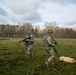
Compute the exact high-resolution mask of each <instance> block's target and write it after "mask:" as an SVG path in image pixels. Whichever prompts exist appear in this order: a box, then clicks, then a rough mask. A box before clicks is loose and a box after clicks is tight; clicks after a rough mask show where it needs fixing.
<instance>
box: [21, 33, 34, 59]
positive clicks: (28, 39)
mask: <svg viewBox="0 0 76 75" xmlns="http://www.w3.org/2000/svg"><path fill="white" fill-rule="evenodd" d="M20 42H24V43H25V45H26V46H27V54H26V55H27V56H28V57H29V58H32V56H33V54H32V47H33V44H34V37H33V35H32V34H31V33H30V32H28V34H27V35H26V37H25V38H24V39H23V40H21V41H20Z"/></svg>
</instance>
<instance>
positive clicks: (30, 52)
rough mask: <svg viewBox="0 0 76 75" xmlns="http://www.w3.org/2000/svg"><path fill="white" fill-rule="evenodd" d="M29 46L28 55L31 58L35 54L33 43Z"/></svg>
mask: <svg viewBox="0 0 76 75" xmlns="http://www.w3.org/2000/svg"><path fill="white" fill-rule="evenodd" d="M27 47H28V48H27V56H28V57H29V58H32V56H33V54H32V47H33V45H28V46H27Z"/></svg>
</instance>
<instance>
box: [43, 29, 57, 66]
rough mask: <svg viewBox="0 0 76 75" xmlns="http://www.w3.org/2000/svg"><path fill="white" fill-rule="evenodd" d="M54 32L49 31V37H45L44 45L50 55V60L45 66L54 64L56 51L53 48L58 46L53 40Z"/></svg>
mask: <svg viewBox="0 0 76 75" xmlns="http://www.w3.org/2000/svg"><path fill="white" fill-rule="evenodd" d="M52 35H53V31H52V30H48V31H47V35H46V36H45V37H44V39H43V40H44V44H45V47H46V51H47V53H48V56H49V57H48V60H47V61H46V62H45V64H46V65H47V66H48V65H49V64H50V63H51V64H54V51H53V47H54V46H55V45H56V44H57V42H56V41H55V40H54V39H53V38H52Z"/></svg>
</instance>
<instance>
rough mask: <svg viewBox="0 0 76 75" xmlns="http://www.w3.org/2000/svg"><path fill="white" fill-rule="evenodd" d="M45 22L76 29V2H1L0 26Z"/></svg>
mask: <svg viewBox="0 0 76 75" xmlns="http://www.w3.org/2000/svg"><path fill="white" fill-rule="evenodd" d="M45 21H46V22H54V21H55V22H57V24H58V25H59V26H60V27H71V28H76V0H0V24H1V23H3V24H7V23H8V24H17V23H18V22H21V23H25V22H31V23H33V24H40V25H41V27H44V22H45Z"/></svg>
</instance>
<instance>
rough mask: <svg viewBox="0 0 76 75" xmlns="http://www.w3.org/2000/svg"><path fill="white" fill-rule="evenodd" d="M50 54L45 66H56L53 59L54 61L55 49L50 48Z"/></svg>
mask: <svg viewBox="0 0 76 75" xmlns="http://www.w3.org/2000/svg"><path fill="white" fill-rule="evenodd" d="M47 52H48V55H49V57H48V60H47V61H46V62H45V64H46V65H47V66H48V65H49V64H50V63H52V64H54V62H53V59H54V51H53V48H49V50H47Z"/></svg>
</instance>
